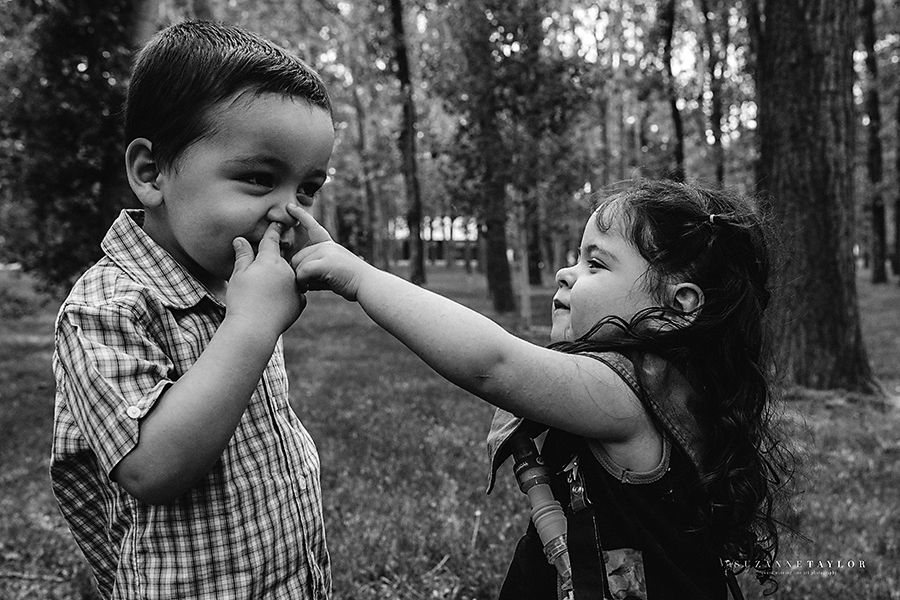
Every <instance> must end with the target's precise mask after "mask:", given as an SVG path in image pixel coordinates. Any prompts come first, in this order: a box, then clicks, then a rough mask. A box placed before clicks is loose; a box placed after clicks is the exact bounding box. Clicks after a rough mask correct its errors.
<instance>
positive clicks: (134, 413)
mask: <svg viewBox="0 0 900 600" xmlns="http://www.w3.org/2000/svg"><path fill="white" fill-rule="evenodd" d="M125 414H126V415H128V416H129V417H131V418H132V419H137V418H138V417H140V416H141V409H140V408H138V407H137V406H129V407H128V408H127V409H126V410H125Z"/></svg>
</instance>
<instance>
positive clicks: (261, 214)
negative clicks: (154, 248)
mask: <svg viewBox="0 0 900 600" xmlns="http://www.w3.org/2000/svg"><path fill="white" fill-rule="evenodd" d="M210 118H211V119H212V127H211V128H210V131H211V134H210V135H209V136H207V137H205V138H202V139H200V140H198V141H197V142H195V143H194V144H193V145H192V146H190V147H189V148H188V149H187V150H185V152H184V153H183V154H182V155H181V157H179V158H178V160H177V161H176V164H175V165H174V166H173V167H171V168H168V169H166V170H164V171H162V172H160V174H159V176H158V178H157V181H156V183H157V184H158V186H159V190H160V192H161V196H162V200H161V202H160V204H159V205H158V206H155V207H148V209H149V210H148V211H147V217H146V219H145V224H144V229H145V230H146V231H147V233H148V234H149V235H150V236H151V237H152V238H153V239H154V240H155V241H156V242H157V243H158V244H160V245H161V246H162V247H163V248H165V249H166V250H167V251H168V252H169V253H170V254H171V255H172V256H173V257H174V258H175V259H176V260H178V262H180V263H181V264H182V265H184V266H185V267H186V268H187V269H188V270H189V271H190V272H191V273H192V274H193V275H194V276H195V277H197V279H198V280H200V281H201V282H203V283H204V284H206V285H207V286H208V287H210V289H220V288H221V286H222V284H223V282H224V281H225V280H227V279H228V278H229V277H230V276H231V272H232V269H233V268H234V249H233V247H232V241H233V240H234V238H236V237H238V236H241V237H244V238H246V239H247V240H248V241H249V242H250V243H251V244H252V245H253V247H254V249H255V248H256V246H257V244H258V243H259V240H260V238H261V237H262V235H263V232H264V231H265V230H266V227H268V225H269V224H270V223H271V222H272V221H279V222H281V223H283V224H284V225H285V227H284V233H283V235H282V250H283V254H284V256H285V257H287V258H290V256H291V255H292V254H293V253H294V252H296V250H298V249H299V248H300V247H301V246H302V245H303V244H304V243H305V239H300V238H301V237H305V236H304V234H302V233H301V232H302V231H303V230H302V228H300V229H298V228H296V221H295V220H294V219H293V218H292V217H290V216H289V215H288V214H287V212H286V210H285V207H286V206H287V204H288V203H291V202H297V203H299V204H301V205H302V206H306V207H308V206H310V205H312V203H313V195H314V194H315V193H316V192H317V191H318V190H319V188H320V187H322V185H323V184H324V183H325V179H326V169H327V167H328V161H329V159H330V158H331V152H332V147H333V144H334V128H333V126H332V123H331V118H330V117H329V115H328V113H327V112H326V111H325V110H324V109H322V108H319V107H315V106H312V105H311V104H309V103H307V102H306V101H304V100H295V99H292V98H289V97H283V96H281V95H279V94H262V95H259V96H257V95H254V94H249V93H248V94H243V95H239V96H238V97H236V98H235V99H234V100H227V101H225V102H222V103H221V104H220V105H218V106H217V107H215V108H214V109H213V111H212V113H211V115H210Z"/></svg>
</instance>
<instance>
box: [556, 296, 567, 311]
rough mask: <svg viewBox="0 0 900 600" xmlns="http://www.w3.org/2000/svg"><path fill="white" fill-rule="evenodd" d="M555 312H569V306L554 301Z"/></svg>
mask: <svg viewBox="0 0 900 600" xmlns="http://www.w3.org/2000/svg"><path fill="white" fill-rule="evenodd" d="M553 310H569V305H568V304H563V303H562V302H560V301H559V300H557V299H556V298H554V299H553Z"/></svg>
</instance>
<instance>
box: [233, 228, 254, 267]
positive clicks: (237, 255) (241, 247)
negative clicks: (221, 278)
mask: <svg viewBox="0 0 900 600" xmlns="http://www.w3.org/2000/svg"><path fill="white" fill-rule="evenodd" d="M231 245H232V246H233V247H234V270H233V271H232V272H231V274H232V275H234V274H235V273H237V272H238V271H243V270H244V269H246V268H247V267H249V266H250V265H251V264H252V263H253V259H254V258H256V257H255V256H253V246H251V245H250V242H248V241H247V240H245V239H244V238H242V237H237V238H234V241H233V242H231Z"/></svg>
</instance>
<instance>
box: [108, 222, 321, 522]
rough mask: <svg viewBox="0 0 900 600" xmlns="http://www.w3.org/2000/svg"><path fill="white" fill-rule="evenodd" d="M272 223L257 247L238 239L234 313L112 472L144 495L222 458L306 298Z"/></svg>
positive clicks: (172, 486)
mask: <svg viewBox="0 0 900 600" xmlns="http://www.w3.org/2000/svg"><path fill="white" fill-rule="evenodd" d="M279 227H280V226H278V225H277V224H273V225H270V227H269V229H268V230H267V231H266V234H265V236H264V237H263V239H262V240H261V241H260V244H259V252H258V255H257V256H256V258H255V260H254V256H253V249H252V247H251V246H250V244H249V243H248V242H247V241H246V240H244V239H240V238H239V239H238V240H236V241H235V265H234V273H233V275H232V277H231V279H230V281H229V284H228V291H227V298H226V301H227V312H226V316H225V319H224V320H223V322H222V324H221V325H220V326H219V328H218V330H217V331H216V333H215V335H213V337H212V339H211V340H210V342H209V345H208V346H207V347H206V349H205V350H204V351H203V353H202V354H201V355H200V357H199V358H198V359H197V361H196V362H195V363H194V365H193V366H191V368H190V369H188V371H187V372H186V373H185V374H184V375H183V376H182V377H181V378H179V379H178V381H176V382H175V383H173V384H172V385H171V386H170V387H169V389H168V390H166V392H165V393H164V394H163V395H162V397H161V398H160V399H159V400H158V401H157V402H156V404H155V405H154V407H153V409H152V410H151V411H150V412H149V413H148V414H147V415H146V416H145V418H144V419H143V420H142V421H141V423H140V435H139V439H138V444H137V446H135V447H134V449H133V450H132V451H131V452H129V453H128V454H127V455H126V456H125V457H124V458H123V459H122V460H121V461H120V462H119V463H118V464H117V465H116V466H115V468H113V470H112V474H111V476H112V479H113V480H115V481H117V482H118V483H119V484H120V485H121V486H122V487H124V488H125V489H126V490H127V491H128V492H129V493H130V494H132V495H133V496H135V497H136V498H138V499H139V500H141V501H143V502H147V503H150V504H162V503H165V502H168V501H170V500H172V499H174V498H176V497H178V496H179V495H181V494H182V493H184V492H185V491H187V490H188V489H189V488H190V487H192V486H193V485H194V484H195V483H196V482H197V481H198V480H199V479H200V478H202V477H203V476H204V475H205V474H206V473H207V472H208V471H209V470H210V469H211V468H212V466H213V465H214V464H215V463H216V461H217V460H219V457H220V456H221V455H222V452H223V451H224V450H225V447H226V446H227V445H228V442H229V441H230V440H231V437H232V436H233V435H234V431H235V429H236V428H237V426H238V423H239V422H240V420H241V417H242V415H243V413H244V410H246V408H247V404H248V403H249V400H250V397H251V395H252V394H253V391H254V389H255V388H256V385H257V384H258V382H259V380H260V377H261V376H262V373H263V371H264V370H265V368H266V365H267V364H268V362H269V359H270V358H271V356H272V352H273V351H274V349H275V344H276V343H277V341H278V337H279V336H280V335H281V333H282V332H283V331H284V330H285V329H287V328H288V327H289V326H290V325H291V324H292V323H293V322H294V321H295V320H296V319H297V317H298V316H299V315H300V312H301V311H302V309H303V305H304V299H303V298H302V296H300V295H299V294H298V293H297V289H296V284H295V281H294V274H293V271H292V270H291V268H290V266H289V265H288V264H287V263H286V262H285V261H284V259H283V258H282V257H281V255H280V252H279V244H278V239H279V232H280V230H279Z"/></svg>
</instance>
